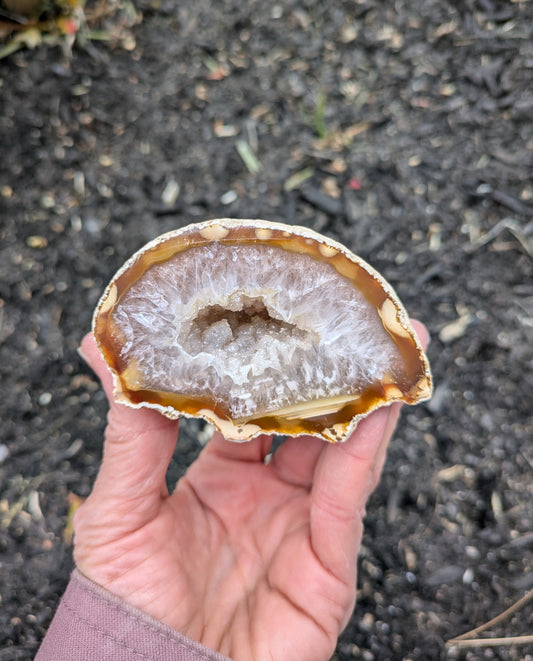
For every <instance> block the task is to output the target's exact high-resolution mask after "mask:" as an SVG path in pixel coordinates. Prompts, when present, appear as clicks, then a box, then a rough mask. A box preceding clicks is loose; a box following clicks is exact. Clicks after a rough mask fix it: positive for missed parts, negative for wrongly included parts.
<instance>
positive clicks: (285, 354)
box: [113, 242, 402, 419]
mask: <svg viewBox="0 0 533 661" xmlns="http://www.w3.org/2000/svg"><path fill="white" fill-rule="evenodd" d="M113 319H114V322H115V324H116V325H117V327H118V329H119V331H120V333H121V334H123V337H124V344H123V349H122V355H121V357H122V358H123V359H125V361H126V362H127V363H130V362H131V363H133V364H135V365H136V366H137V368H138V370H139V372H140V373H141V374H142V375H143V376H142V382H141V383H138V384H137V387H138V388H139V389H149V390H159V391H169V392H174V393H181V394H183V395H188V396H198V397H204V398H205V397H207V398H209V399H210V400H212V401H215V402H216V401H219V402H223V403H224V405H225V407H226V408H228V409H229V412H230V415H231V417H232V418H233V419H246V418H250V417H254V416H256V417H257V416H258V415H262V414H267V413H268V412H275V411H276V410H278V409H280V408H283V407H287V406H292V405H294V404H297V403H300V402H304V401H310V400H315V399H322V398H329V397H336V396H338V395H351V394H357V393H358V392H361V391H363V390H364V389H365V388H367V387H368V386H369V385H372V384H374V383H378V382H379V381H380V380H382V379H383V377H384V375H386V374H390V375H392V376H398V374H396V372H397V371H400V370H401V369H402V368H401V365H402V360H401V356H400V353H399V351H398V349H397V347H396V345H395V343H394V342H393V340H392V338H391V337H390V335H389V334H388V333H387V331H386V330H385V329H384V328H383V325H382V323H381V321H380V319H379V316H378V314H377V312H376V310H375V308H374V307H373V306H372V305H371V304H370V303H368V302H367V301H366V299H365V297H364V296H363V294H362V293H361V292H360V291H358V290H357V289H356V288H355V287H354V286H353V284H352V283H351V282H350V281H349V280H348V279H346V278H344V277H343V276H342V275H340V274H339V273H338V272H337V271H336V270H335V268H334V267H333V266H332V265H331V264H328V263H327V262H322V261H318V260H315V259H313V258H312V257H310V256H309V255H301V254H296V253H289V252H286V251H285V250H283V249H282V248H278V247H273V246H268V245H266V244H242V243H241V244H238V245H232V244H223V243H217V242H214V243H209V244H207V245H205V246H199V247H194V248H190V249H188V250H186V251H184V252H181V253H179V254H178V255H176V256H175V257H173V258H172V259H170V260H169V261H167V262H164V263H161V264H156V265H153V266H151V267H150V268H149V269H148V270H147V271H146V273H145V274H144V275H143V276H142V278H140V279H139V280H138V281H137V282H136V283H135V284H134V285H133V286H132V287H131V288H130V289H129V290H128V291H127V292H126V293H125V294H124V295H123V296H122V298H121V299H120V301H119V303H118V305H117V307H116V309H115V311H114V312H113Z"/></svg>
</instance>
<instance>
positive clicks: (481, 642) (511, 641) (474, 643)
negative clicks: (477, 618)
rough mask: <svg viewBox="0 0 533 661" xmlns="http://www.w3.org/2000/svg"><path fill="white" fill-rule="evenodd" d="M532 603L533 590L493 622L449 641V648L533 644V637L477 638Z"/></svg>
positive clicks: (490, 621)
mask: <svg viewBox="0 0 533 661" xmlns="http://www.w3.org/2000/svg"><path fill="white" fill-rule="evenodd" d="M530 601H533V590H529V592H527V593H526V594H525V595H524V596H523V597H521V598H520V599H519V600H518V601H515V603H514V604H512V605H511V606H509V608H507V609H506V610H504V611H503V612H502V613H500V614H499V615H496V617H493V618H492V620H489V621H488V622H485V623H484V624H481V625H480V626H479V627H476V628H475V629H472V630H471V631H467V632H466V633H463V634H461V635H460V636H456V637H455V638H451V639H450V640H448V641H447V643H446V646H447V647H490V646H496V645H524V644H526V643H533V636H511V637H508V638H476V636H477V635H478V634H480V633H482V632H483V631H487V629H491V628H492V627H494V626H496V625H497V624H499V623H500V622H503V621H504V620H506V619H507V618H509V617H511V615H513V614H514V613H516V611H518V610H520V609H521V608H523V607H524V606H525V605H526V604H528V603H529V602H530Z"/></svg>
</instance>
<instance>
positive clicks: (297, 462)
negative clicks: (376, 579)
mask: <svg viewBox="0 0 533 661" xmlns="http://www.w3.org/2000/svg"><path fill="white" fill-rule="evenodd" d="M414 325H415V327H416V330H417V332H418V334H419V336H420V337H421V339H422V341H423V343H424V344H426V343H427V333H426V331H425V329H424V328H423V326H421V325H420V324H416V322H414ZM81 349H82V355H83V356H84V357H85V359H86V360H87V362H88V364H89V365H90V366H91V367H92V368H93V369H94V371H95V372H96V374H97V375H98V376H99V377H100V379H101V381H102V384H103V387H104V389H105V392H106V395H107V397H108V399H109V403H110V410H109V416H108V426H107V429H106V439H105V445H104V456H103V461H102V466H101V468H100V472H99V474H98V477H97V479H96V482H95V485H94V489H93V491H92V493H91V495H90V496H89V498H88V499H87V500H86V502H85V503H84V504H83V506H82V507H81V508H80V509H79V510H78V511H77V513H76V516H75V521H74V525H75V548H74V556H75V560H76V564H77V566H78V569H79V570H80V571H81V572H82V573H83V574H85V575H86V576H87V577H88V578H90V579H92V580H93V581H94V582H96V583H98V584H99V585H101V586H102V587H104V588H106V589H107V590H109V591H110V592H112V593H114V594H115V595H117V596H119V597H121V598H122V599H124V600H125V601H126V602H128V603H130V604H131V605H133V606H136V607H137V608H139V609H141V610H143V611H144V612H146V613H148V614H149V615H151V616H152V617H154V618H156V619H158V620H160V621H162V622H164V623H166V624H168V625H170V626H171V627H173V628H174V629H177V630H178V631H180V632H182V633H184V634H185V635H188V636H189V637H190V638H193V639H195V640H197V641H199V642H201V643H203V644H204V645H206V646H208V647H210V648H212V649H215V650H218V651H219V652H221V653H223V654H225V655H227V656H229V657H231V658H232V659H235V661H263V660H266V659H268V660H269V661H277V660H280V661H281V660H283V661H285V660H286V659H302V660H305V661H324V660H325V659H328V658H329V656H330V655H331V654H332V652H333V650H334V648H335V645H336V642H337V638H338V635H339V634H340V632H341V631H342V629H343V628H344V627H345V625H346V624H347V622H348V620H349V618H350V615H351V611H352V609H353V606H354V602H355V589H356V569H357V553H358V551H359V548H360V544H361V536H362V532H363V516H364V512H365V504H366V501H367V499H368V497H369V495H370V493H371V492H372V490H373V489H374V488H375V486H376V484H377V482H378V480H379V476H380V473H381V469H382V466H383V463H384V460H385V454H386V448H387V444H388V442H389V440H390V437H391V436H392V433H393V431H394V428H395V426H396V422H397V419H398V415H399V410H400V405H398V404H394V405H393V406H391V407H387V408H382V409H379V410H377V411H375V412H374V413H372V414H371V415H370V416H369V417H367V418H366V419H364V420H363V421H361V422H360V423H359V425H358V427H357V429H356V431H355V432H354V433H353V434H352V436H351V437H350V438H349V439H348V440H347V441H346V442H345V443H343V444H338V445H331V444H328V443H325V442H324V441H321V440H319V439H317V438H313V437H299V438H289V439H287V440H286V441H285V443H284V444H283V445H282V446H281V448H279V449H278V450H277V451H276V452H275V453H274V455H273V457H272V460H271V461H270V463H268V464H265V462H264V459H265V456H266V455H267V454H268V453H269V452H270V447H271V443H272V438H271V437H269V436H265V435H263V436H260V437H258V438H256V439H254V440H252V441H250V442H247V443H243V444H237V443H232V442H229V441H226V440H225V439H223V437H222V436H221V434H219V433H215V434H214V436H213V438H212V439H211V440H210V441H209V443H208V444H207V446H206V447H205V448H204V450H203V451H202V453H201V454H200V456H199V457H198V459H197V460H196V461H195V462H194V463H193V464H192V465H191V466H190V468H189V469H188V471H187V473H186V475H185V476H184V477H183V478H182V479H181V480H180V481H179V482H178V484H177V486H176V489H175V490H174V492H173V493H172V494H169V493H168V490H167V487H166V483H165V474H166V471H167V468H168V465H169V462H170V459H171V456H172V453H173V451H174V447H175V444H176V438H177V433H178V423H177V422H176V421H170V420H167V419H166V418H164V417H163V416H161V415H159V414H158V413H156V412H154V411H150V410H147V409H140V410H132V409H129V408H127V407H125V406H123V405H121V404H117V403H116V402H114V401H113V397H112V379H111V375H110V373H109V371H108V369H107V367H106V365H105V363H104V361H103V360H102V358H101V356H100V354H99V352H98V349H97V348H96V344H95V341H94V338H93V336H92V335H87V336H86V337H85V339H84V341H83V343H82V348H81Z"/></svg>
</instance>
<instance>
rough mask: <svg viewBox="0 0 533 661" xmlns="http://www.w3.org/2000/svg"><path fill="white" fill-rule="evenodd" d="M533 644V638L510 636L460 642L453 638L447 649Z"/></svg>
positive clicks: (466, 639) (468, 639)
mask: <svg viewBox="0 0 533 661" xmlns="http://www.w3.org/2000/svg"><path fill="white" fill-rule="evenodd" d="M528 643H533V636H509V637H508V638H465V639H462V640H459V639H458V638H452V639H451V640H449V641H448V642H447V643H446V646H447V647H457V648H459V649H460V648H465V647H500V646H503V645H506V646H510V645H527V644H528Z"/></svg>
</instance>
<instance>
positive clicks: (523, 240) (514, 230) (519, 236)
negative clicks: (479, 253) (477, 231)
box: [467, 218, 533, 257]
mask: <svg viewBox="0 0 533 661" xmlns="http://www.w3.org/2000/svg"><path fill="white" fill-rule="evenodd" d="M504 230H507V231H508V232H510V233H511V234H512V235H513V236H514V238H515V239H516V240H517V241H518V243H519V244H520V245H521V246H522V248H523V249H524V251H525V252H526V253H527V254H528V255H529V256H530V257H533V246H531V244H530V242H529V241H528V238H527V236H526V235H525V233H524V230H523V229H522V227H521V226H520V224H519V223H518V222H517V221H516V220H514V219H513V218H504V219H503V220H500V222H499V223H497V224H496V225H495V226H494V227H493V228H492V229H491V230H489V231H488V232H487V233H486V234H485V235H484V236H482V237H480V238H479V239H478V240H477V241H475V242H474V243H473V244H472V245H471V246H469V247H468V248H467V252H474V251H475V250H477V249H478V248H481V246H484V245H486V244H487V243H490V241H492V240H493V239H495V238H496V237H497V236H498V235H499V234H501V233H502V232H503V231H504Z"/></svg>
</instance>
